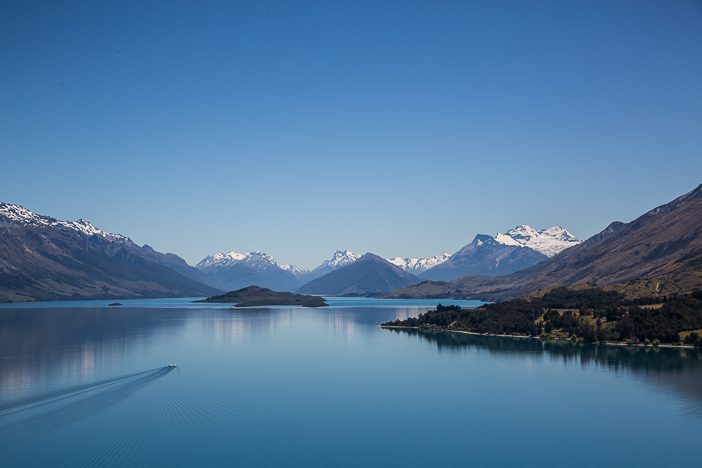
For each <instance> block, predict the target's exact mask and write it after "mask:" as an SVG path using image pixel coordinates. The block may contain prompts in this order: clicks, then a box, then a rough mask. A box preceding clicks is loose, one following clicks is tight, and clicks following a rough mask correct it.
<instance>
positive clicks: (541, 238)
mask: <svg viewBox="0 0 702 468" xmlns="http://www.w3.org/2000/svg"><path fill="white" fill-rule="evenodd" d="M579 242H580V241H579V240H578V239H576V238H575V237H574V236H573V235H572V234H570V233H569V232H568V231H567V230H565V229H563V228H561V227H560V226H554V227H551V228H547V229H544V230H537V229H534V228H532V227H531V226H528V225H520V226H517V227H515V228H514V229H511V230H509V231H507V232H505V233H504V234H502V233H498V234H497V235H496V236H495V237H492V236H488V235H484V234H480V235H478V236H476V238H475V239H474V240H473V242H471V243H470V244H468V245H466V246H465V247H463V248H461V249H460V250H459V251H458V252H456V253H455V254H453V255H450V254H447V253H444V254H442V255H436V256H433V257H428V258H412V257H394V258H390V259H384V260H385V261H386V262H389V263H390V264H392V265H394V266H396V267H398V268H400V269H401V270H404V271H405V272H407V273H411V274H412V275H415V276H418V277H420V278H422V279H432V280H453V279H457V278H460V277H462V276H465V275H469V274H472V275H502V274H508V273H512V272H514V271H518V270H520V269H523V268H528V267H530V266H533V265H535V264H537V263H539V262H541V261H543V260H545V259H547V258H548V257H549V256H551V255H553V254H555V253H557V252H560V251H561V250H563V249H565V248H568V247H570V246H573V245H577V244H578V243H579ZM360 258H361V256H359V255H356V254H355V253H353V252H351V251H349V250H338V251H336V252H335V253H334V254H333V255H332V257H331V258H330V259H328V260H325V261H324V262H322V264H321V265H319V266H318V267H316V268H314V269H312V270H304V269H302V268H297V267H295V266H292V265H280V264H278V263H277V262H276V261H275V259H274V258H273V257H271V256H270V255H267V254H265V253H262V252H249V253H239V252H226V253H225V252H219V253H215V254H213V255H209V256H207V257H205V258H204V259H203V260H202V261H201V262H200V263H198V264H197V265H196V268H197V269H199V270H200V271H201V272H202V273H203V274H204V275H205V276H206V278H207V279H206V282H207V283H208V284H211V285H213V286H216V287H218V288H222V289H227V290H232V289H239V288H242V287H245V286H247V285H251V284H256V285H260V286H263V287H267V288H271V289H276V290H281V291H294V290H297V289H298V288H301V289H300V291H301V292H311V291H312V290H314V289H315V288H314V287H312V289H310V288H306V287H305V286H306V285H307V284H308V283H310V282H313V281H314V280H316V279H317V278H321V277H323V276H325V275H327V274H330V273H332V272H334V271H336V270H337V269H340V268H345V267H347V266H349V265H351V264H353V263H355V262H356V261H357V260H359V259H360ZM373 265H374V266H375V267H376V268H380V265H381V263H380V262H375V263H374V264H373ZM382 269H383V270H385V272H387V271H389V270H387V268H386V266H385V265H384V266H383V268H382ZM377 273H378V275H379V276H378V277H382V276H384V272H381V271H378V272H377ZM417 281H419V280H417ZM318 284H321V283H320V282H315V283H314V285H318ZM383 284H384V283H383V282H382V281H379V283H378V284H377V285H374V286H373V287H369V285H368V284H366V286H364V287H359V288H357V290H354V293H355V294H360V293H361V292H362V291H365V292H375V291H377V290H378V289H379V288H383V287H384V286H383ZM342 289H344V288H342ZM351 289H353V288H351ZM337 293H338V291H337Z"/></svg>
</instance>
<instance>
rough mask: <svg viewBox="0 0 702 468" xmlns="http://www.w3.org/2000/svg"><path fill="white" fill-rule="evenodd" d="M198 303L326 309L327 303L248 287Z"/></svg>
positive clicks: (291, 294) (296, 295)
mask: <svg viewBox="0 0 702 468" xmlns="http://www.w3.org/2000/svg"><path fill="white" fill-rule="evenodd" d="M198 302H213V303H232V304H234V305H235V306H236V307H254V306H276V305H297V306H302V307H325V306H327V305H328V304H327V301H325V300H324V298H323V297H320V296H307V295H304V294H294V293H290V292H278V291H272V290H270V289H267V288H261V287H259V286H247V287H245V288H241V289H238V290H236V291H230V292H228V293H225V294H221V295H219V296H212V297H208V298H207V299H203V300H201V301H198Z"/></svg>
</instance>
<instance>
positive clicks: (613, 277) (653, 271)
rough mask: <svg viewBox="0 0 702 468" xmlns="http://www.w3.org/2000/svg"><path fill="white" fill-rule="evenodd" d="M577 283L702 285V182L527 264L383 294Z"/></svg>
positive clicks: (508, 293)
mask: <svg viewBox="0 0 702 468" xmlns="http://www.w3.org/2000/svg"><path fill="white" fill-rule="evenodd" d="M578 285H589V286H592V285H599V286H604V287H609V288H612V289H617V290H619V291H622V292H624V293H625V294H627V295H629V296H632V297H641V296H656V295H669V294H675V293H681V292H688V291H692V290H694V289H697V288H702V185H700V186H698V187H697V188H696V189H694V190H692V191H691V192H689V193H686V194H685V195H682V196H680V197H678V198H676V199H675V200H673V201H671V202H670V203H667V204H665V205H661V206H659V207H657V208H654V209H652V210H650V211H648V212H646V213H644V214H643V215H641V216H640V217H638V218H636V219H635V220H633V221H631V222H629V223H623V222H619V221H615V222H613V223H611V224H610V225H609V226H607V227H606V228H605V229H604V230H602V231H601V232H600V233H598V234H596V235H594V236H592V237H591V238H589V239H587V240H586V241H585V242H582V243H580V244H579V245H575V246H573V247H571V248H568V249H566V250H564V251H562V252H561V253H559V254H556V255H554V256H553V257H551V258H549V259H548V260H545V261H543V262H541V263H538V264H537V265H534V266H532V267H530V268H527V269H524V270H520V271H518V272H515V273H512V274H509V275H504V276H498V277H486V276H466V277H463V278H460V279H457V280H454V281H451V282H427V283H423V284H421V285H418V286H410V287H407V288H403V289H400V290H397V291H394V292H392V293H390V294H388V295H387V296H388V297H427V296H435V297H438V296H442V295H450V296H453V297H478V298H485V299H494V300H502V299H507V298H515V297H521V296H525V295H529V294H536V293H539V292H542V291H543V290H546V289H550V288H552V287H554V286H578Z"/></svg>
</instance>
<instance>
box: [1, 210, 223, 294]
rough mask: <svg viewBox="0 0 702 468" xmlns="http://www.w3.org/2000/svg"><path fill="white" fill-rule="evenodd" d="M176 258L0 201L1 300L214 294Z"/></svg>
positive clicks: (81, 222) (124, 238)
mask: <svg viewBox="0 0 702 468" xmlns="http://www.w3.org/2000/svg"><path fill="white" fill-rule="evenodd" d="M199 277H200V272H199V271H197V270H196V269H194V268H193V267H191V266H189V265H188V264H187V263H186V262H185V261H184V260H183V259H181V258H180V257H178V256H177V255H174V254H163V253H160V252H157V251H155V250H154V249H152V248H151V247H149V246H148V245H144V246H143V247H140V246H138V245H137V244H135V243H134V242H132V240H131V239H129V237H127V236H124V235H121V234H113V233H110V232H107V231H103V230H101V229H99V228H97V227H95V226H94V225H92V224H91V223H90V222H88V221H85V220H82V219H81V220H78V221H60V220H57V219H55V218H52V217H50V216H44V215H40V214H37V213H34V212H32V211H30V210H28V209H26V208H24V207H22V206H20V205H14V204H10V203H0V301H3V302H8V301H36V300H56V299H87V298H127V297H159V296H160V297H164V296H199V295H209V294H213V293H216V292H217V291H218V290H217V289H216V288H212V287H210V286H207V285H205V284H203V283H202V282H200V281H199V280H198V278H199Z"/></svg>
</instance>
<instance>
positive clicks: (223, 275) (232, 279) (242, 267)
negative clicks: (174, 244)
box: [195, 251, 300, 291]
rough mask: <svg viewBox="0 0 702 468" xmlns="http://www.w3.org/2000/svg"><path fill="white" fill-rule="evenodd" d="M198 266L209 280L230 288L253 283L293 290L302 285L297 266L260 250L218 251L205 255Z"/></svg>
mask: <svg viewBox="0 0 702 468" xmlns="http://www.w3.org/2000/svg"><path fill="white" fill-rule="evenodd" d="M195 268H197V269H198V270H199V271H201V272H202V273H203V274H204V275H205V277H206V278H207V280H208V283H209V284H212V285H214V286H216V287H218V288H221V289H224V290H227V291H231V290H238V289H241V288H245V287H247V286H253V285H255V286H260V287H263V288H268V289H273V290H277V291H292V290H295V289H297V287H298V286H299V285H300V281H299V280H298V274H297V270H295V269H293V268H292V267H290V266H286V268H283V267H281V266H280V265H278V263H277V262H276V261H275V259H274V258H273V257H271V256H270V255H268V254H266V253H263V252H259V251H255V252H249V253H239V252H234V251H232V252H219V253H215V254H213V255H208V256H207V257H205V258H204V259H202V260H201V261H200V262H199V263H198V264H197V265H195Z"/></svg>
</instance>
